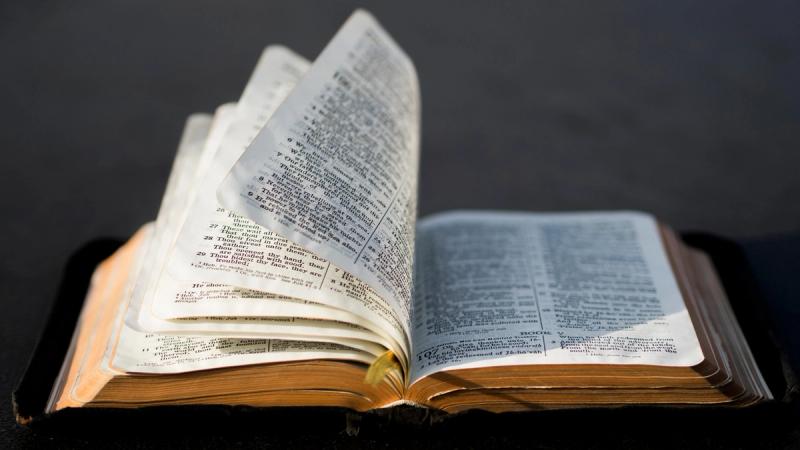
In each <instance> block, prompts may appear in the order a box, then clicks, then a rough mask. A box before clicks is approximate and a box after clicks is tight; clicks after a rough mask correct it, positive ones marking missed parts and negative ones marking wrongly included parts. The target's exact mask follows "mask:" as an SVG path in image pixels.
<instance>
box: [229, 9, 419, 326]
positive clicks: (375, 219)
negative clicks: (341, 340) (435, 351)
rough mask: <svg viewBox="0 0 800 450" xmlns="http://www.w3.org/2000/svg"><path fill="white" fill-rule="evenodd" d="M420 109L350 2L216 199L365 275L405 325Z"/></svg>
mask: <svg viewBox="0 0 800 450" xmlns="http://www.w3.org/2000/svg"><path fill="white" fill-rule="evenodd" d="M419 116H420V102H419V87H418V84H417V78H416V72H415V70H414V67H413V65H412V63H411V61H410V59H409V58H408V57H407V56H406V55H405V54H404V53H403V51H402V50H401V49H400V48H399V47H398V46H397V44H395V43H394V41H393V40H392V39H391V37H390V36H389V35H388V34H387V33H386V32H385V31H384V30H383V29H382V28H381V27H380V25H379V24H378V23H377V22H376V21H375V20H374V19H373V18H372V17H371V16H370V15H369V14H367V13H366V12H363V11H357V12H356V13H355V14H353V16H352V17H351V18H350V19H349V20H348V21H347V23H345V25H344V26H343V27H342V29H341V30H340V31H339V33H337V35H336V36H335V37H334V39H333V40H332V41H331V42H330V44H329V45H328V46H327V47H326V48H325V50H324V51H323V52H322V54H321V55H320V56H319V58H318V59H317V60H316V61H315V63H314V64H313V65H312V67H311V69H310V70H309V71H308V73H307V74H306V75H305V77H303V79H302V80H301V81H300V83H298V85H297V87H296V88H295V89H294V90H293V91H292V92H291V94H290V95H289V96H288V97H287V99H286V100H285V101H284V103H283V104H281V106H280V107H279V108H278V110H277V111H276V112H275V114H274V115H273V116H272V118H271V119H270V120H269V121H268V122H267V125H266V126H265V127H264V128H263V129H262V130H261V132H260V133H259V134H258V136H256V138H255V139H254V141H253V142H252V144H251V145H250V146H249V147H248V149H247V150H246V151H245V153H244V154H243V155H242V157H241V158H240V159H239V161H238V162H237V163H236V165H235V166H234V167H233V169H232V170H231V172H230V174H229V175H228V177H227V178H226V179H225V181H224V182H223V183H222V184H221V186H220V188H219V190H218V196H219V199H220V203H221V204H222V205H223V206H224V207H225V208H228V209H230V210H232V211H234V212H236V213H238V214H242V215H244V216H246V217H248V218H250V219H251V220H253V221H254V222H256V223H258V224H260V225H262V226H263V227H265V228H266V229H268V230H270V231H273V232H275V233H277V234H278V235H281V236H283V237H285V238H287V239H289V240H290V241H292V242H294V243H297V244H299V245H300V246H302V247H303V248H305V249H306V250H309V251H311V252H313V253H314V254H317V255H320V256H322V257H324V258H326V259H328V260H330V261H331V262H332V263H333V264H335V265H337V266H339V267H341V268H342V269H344V270H345V271H347V272H350V273H352V274H353V275H354V276H356V277H358V278H359V279H361V280H364V281H365V282H367V283H368V284H369V285H370V286H371V287H372V288H374V289H375V290H376V291H377V293H378V294H379V295H380V296H381V297H384V298H385V299H387V300H388V301H390V302H391V305H392V307H393V309H394V310H395V311H396V312H397V315H398V316H400V317H401V319H402V322H403V326H404V327H407V325H408V317H409V309H410V308H409V305H410V298H411V272H412V262H413V261H412V260H413V251H414V226H415V220H416V192H417V165H418V155H419Z"/></svg>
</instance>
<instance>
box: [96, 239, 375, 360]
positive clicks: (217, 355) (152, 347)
mask: <svg viewBox="0 0 800 450" xmlns="http://www.w3.org/2000/svg"><path fill="white" fill-rule="evenodd" d="M153 231H154V230H153V227H152V226H151V225H146V226H145V227H143V229H142V230H141V231H139V233H137V237H139V236H140V235H141V236H142V237H141V238H140V239H132V240H131V241H130V242H128V243H127V244H126V245H125V246H124V247H123V248H122V249H121V251H118V252H117V253H115V254H114V255H113V256H112V257H111V259H110V260H109V261H110V264H111V267H110V268H109V271H110V272H111V273H112V275H113V276H112V279H111V280H110V281H109V284H110V285H113V284H114V282H116V283H117V284H119V281H120V280H127V281H125V287H124V289H114V290H112V291H111V292H109V293H108V294H107V295H109V298H108V299H107V300H105V302H106V303H108V304H110V305H118V308H120V313H119V314H118V317H117V319H116V328H117V330H116V331H115V332H114V333H113V334H112V338H111V340H109V342H108V345H107V346H106V350H105V355H104V356H103V365H104V369H103V370H104V371H107V372H110V373H119V372H124V373H179V372H188V371H194V370H205V369H213V368H220V367H230V366H239V365H246V364H262V363H268V362H281V361H299V360H310V359H343V360H350V361H357V362H363V363H370V362H371V361H372V360H374V359H375V358H376V357H377V356H378V355H380V354H381V353H382V352H383V351H384V349H383V348H382V347H380V346H378V345H375V344H372V343H370V342H368V341H365V340H361V339H350V338H346V337H342V338H338V339H329V340H328V341H327V342H321V341H314V340H313V339H311V338H308V337H307V336H308V334H310V332H311V331H312V330H313V329H318V328H322V327H323V326H324V325H321V324H318V323H313V324H308V323H306V324H295V323H291V324H287V327H285V328H286V329H287V332H288V334H287V335H286V337H285V338H284V339H280V338H263V337H236V336H230V335H225V336H215V335H214V333H207V332H203V333H202V334H201V335H196V336H184V335H171V334H158V333H147V332H142V331H138V330H135V329H134V328H132V327H130V326H128V325H127V324H126V323H125V321H124V320H123V316H124V311H125V309H126V308H127V307H128V306H129V302H130V300H131V298H132V294H133V291H134V289H135V284H136V283H135V279H136V276H137V274H138V273H139V272H141V269H142V267H143V266H144V265H145V264H146V262H147V261H146V260H145V258H144V256H145V254H146V252H147V248H148V245H147V242H146V241H147V240H148V239H152V238H153V234H154V233H153ZM137 241H145V242H144V243H141V244H138V247H134V246H135V245H137V244H136V243H137ZM120 297H121V298H120ZM345 325H348V324H345ZM297 327H300V328H303V327H305V329H304V330H301V331H300V332H299V336H293V335H292V333H294V332H296V331H294V330H293V329H295V328H297ZM350 327H355V326H350ZM272 329H273V330H276V329H277V330H278V332H276V333H274V334H275V335H279V334H280V331H279V326H278V327H276V326H275V325H274V324H273V325H272ZM296 337H299V339H296ZM366 337H368V338H370V337H371V336H370V335H367V336H366Z"/></svg>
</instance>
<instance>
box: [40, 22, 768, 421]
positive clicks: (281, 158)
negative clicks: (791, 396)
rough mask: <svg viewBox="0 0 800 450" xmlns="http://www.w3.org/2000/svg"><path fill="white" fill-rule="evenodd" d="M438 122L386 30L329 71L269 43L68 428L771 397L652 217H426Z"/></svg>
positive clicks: (105, 284) (154, 230)
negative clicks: (109, 415)
mask: <svg viewBox="0 0 800 450" xmlns="http://www.w3.org/2000/svg"><path fill="white" fill-rule="evenodd" d="M420 109H421V105H420V95H419V86H418V82H417V76H416V72H415V69H414V66H413V64H412V62H411V60H410V59H409V58H408V56H407V55H406V54H405V53H404V52H403V51H402V50H401V49H400V47H399V46H398V45H397V44H396V43H395V42H394V41H393V40H392V38H391V37H390V36H389V35H388V34H387V33H386V31H384V30H383V29H382V28H381V26H380V25H379V24H378V23H377V22H376V21H375V19H373V18H372V17H371V16H370V15H369V14H368V13H366V12H363V11H357V12H355V13H354V14H353V16H352V17H351V18H350V19H349V20H348V21H347V22H346V23H345V25H344V26H343V27H342V29H341V30H340V31H339V32H338V33H337V34H336V36H335V37H334V38H333V40H332V41H331V42H330V43H329V44H328V46H327V47H326V48H325V49H324V51H323V52H322V53H321V54H320V55H319V57H318V58H317V59H316V61H315V62H314V63H313V64H311V63H309V62H308V61H306V60H305V59H304V58H302V57H301V56H299V55H297V54H295V53H293V52H291V51H290V50H288V49H286V48H283V47H269V48H267V49H266V50H265V51H264V53H263V55H262V57H261V59H260V60H259V62H258V65H257V67H256V69H255V72H254V73H253V75H252V77H251V79H250V81H249V82H248V84H247V86H246V87H245V89H244V92H243V94H242V96H241V98H240V99H239V101H238V102H237V103H235V104H227V105H223V106H221V107H219V109H218V110H217V111H216V113H215V114H214V115H213V117H210V116H207V115H204V114H197V115H193V116H192V117H190V118H189V120H188V122H187V125H186V129H185V131H184V134H183V137H182V140H181V143H180V146H179V149H178V152H177V156H176V159H175V163H174V166H173V168H172V172H171V175H170V177H169V181H168V183H167V189H166V192H165V194H164V197H163V201H162V205H161V208H160V211H159V213H158V216H157V220H156V221H155V222H154V223H151V224H147V225H145V226H144V227H142V228H141V230H140V231H139V232H137V233H136V234H135V235H134V236H133V237H132V238H131V239H130V241H129V242H128V243H127V244H125V245H124V246H123V247H122V248H120V249H119V250H118V251H117V252H116V253H115V254H114V255H113V256H112V257H110V258H109V259H108V260H106V261H105V262H103V263H102V264H101V265H100V266H99V267H98V268H97V270H96V272H95V274H94V276H93V279H92V283H91V287H90V290H89V293H88V296H87V299H86V302H85V305H84V309H83V312H82V314H81V318H80V321H79V323H78V326H77V328H76V331H75V334H74V337H73V342H72V344H71V347H70V351H69V354H68V355H67V358H66V360H65V361H64V365H63V368H62V371H61V374H60V375H59V377H58V380H57V382H56V384H55V386H54V388H53V391H52V394H51V398H50V401H49V406H48V410H49V411H50V412H52V411H57V410H60V409H63V408H69V407H93V406H104V407H138V406H144V405H160V404H245V405H254V406H283V405H295V406H297V405H313V406H340V407H346V408H352V409H354V410H359V411H363V410H370V409H375V408H383V407H388V406H391V405H396V404H413V405H419V406H424V407H430V408H436V409H440V410H443V411H447V412H455V411H462V410H466V409H472V408H480V409H485V410H490V411H510V410H521V409H542V408H563V407H575V406H606V405H608V406H613V405H624V404H674V405H689V404H728V405H737V406H742V405H748V404H752V403H755V402H759V401H761V400H763V399H768V398H771V394H770V392H769V390H768V388H767V386H766V384H765V383H764V381H763V379H762V377H761V375H760V373H759V370H758V368H757V367H756V364H755V362H754V360H753V357H752V355H751V353H750V350H749V348H748V345H747V342H746V341H745V339H744V337H743V335H742V332H741V330H740V329H739V326H738V325H737V322H736V319H735V317H734V316H733V314H732V311H731V309H730V306H729V304H728V302H727V299H726V297H725V294H724V291H723V290H722V288H721V286H720V283H719V281H718V280H717V277H716V275H715V272H714V269H713V266H712V265H711V263H710V261H709V259H708V258H707V257H706V256H705V255H703V254H701V253H698V252H697V251H694V250H691V249H689V248H688V247H686V246H684V245H683V244H682V243H681V242H680V241H679V239H678V238H677V237H676V235H675V234H674V233H673V232H672V231H670V230H669V229H668V228H666V227H665V226H663V225H661V224H659V222H657V221H656V220H654V219H653V218H652V217H650V216H649V215H647V214H644V213H639V212H626V211H620V212H583V213H522V212H492V211H456V212H445V213H440V214H436V215H433V216H430V217H426V218H423V219H420V220H417V209H416V197H417V179H418V176H417V173H418V161H419V151H420V150H419V149H420ZM454 132H457V131H454ZM453 158H458V155H453ZM464 182H465V183H470V182H474V180H464Z"/></svg>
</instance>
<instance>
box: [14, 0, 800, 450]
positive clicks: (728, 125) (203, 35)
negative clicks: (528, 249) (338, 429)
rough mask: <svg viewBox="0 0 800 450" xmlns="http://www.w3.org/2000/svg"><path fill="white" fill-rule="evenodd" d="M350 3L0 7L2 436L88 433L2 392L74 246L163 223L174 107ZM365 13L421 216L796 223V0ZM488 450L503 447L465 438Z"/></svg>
mask: <svg viewBox="0 0 800 450" xmlns="http://www.w3.org/2000/svg"><path fill="white" fill-rule="evenodd" d="M356 6H358V5H357V4H356V3H352V2H342V1H336V2H334V1H324V2H322V1H320V2H318V3H313V2H300V1H282V2H277V1H270V2H267V1H224V2H222V1H219V2H213V1H185V2H166V1H130V2H119V1H107V0H103V1H82V2H77V1H75V2H73V1H68V2H64V1H62V2H55V1H27V2H10V1H4V2H2V4H0V106H1V107H0V149H1V150H0V151H2V155H3V158H2V162H0V211H2V216H0V218H1V219H2V220H0V248H2V258H0V279H1V280H2V284H0V302H2V309H0V311H1V312H2V313H1V317H0V320H2V323H0V342H2V344H3V350H2V352H0V384H1V385H2V389H3V390H2V392H0V433H2V435H3V436H2V439H0V446H4V447H5V446H7V445H14V444H28V445H42V444H45V443H50V444H56V445H78V446H83V445H87V444H91V443H92V439H91V438H90V436H91V435H92V432H91V429H90V428H91V427H87V432H86V438H85V439H80V438H78V439H72V440H67V441H59V440H52V439H50V438H48V437H47V436H43V435H41V434H37V433H35V432H32V431H30V430H25V429H22V428H19V427H16V426H15V425H14V424H13V417H12V414H11V407H10V391H11V388H12V386H13V385H14V383H15V382H16V380H17V379H18V378H19V376H20V375H21V374H22V371H23V369H24V366H25V363H26V361H27V358H28V357H29V355H30V352H31V351H32V349H33V346H34V344H35V342H36V338H37V336H38V333H39V331H40V329H41V327H42V325H43V322H44V318H45V316H46V313H47V311H48V310H49V307H50V304H51V300H52V298H53V296H54V295H55V293H56V289H57V285H58V281H59V277H60V272H61V270H62V268H63V265H64V263H65V261H66V259H67V258H68V256H69V254H70V253H71V252H73V251H74V250H75V249H77V248H78V247H79V246H81V245H82V244H83V243H85V242H87V241H89V240H91V239H94V238H97V237H100V236H116V237H123V238H124V237H126V236H129V235H130V234H131V233H132V232H133V231H134V230H135V229H136V228H137V227H138V226H139V225H141V224H142V223H143V222H145V221H148V220H151V219H153V218H154V216H155V213H156V210H157V207H158V203H159V200H160V197H161V194H162V191H163V189H164V185H165V182H166V177H167V174H168V171H169V168H170V164H171V161H172V158H173V156H174V151H175V147H176V145H177V142H178V138H179V136H180V132H181V129H182V127H183V123H184V120H185V118H186V116H188V115H189V114H191V113H194V112H201V111H204V112H212V111H213V110H214V108H215V107H216V106H217V105H219V104H221V103H223V102H228V101H233V100H236V99H237V97H238V96H239V94H240V92H241V89H242V87H243V86H244V84H245V82H246V81H247V78H248V76H249V74H250V71H251V70H252V68H253V66H254V64H255V62H256V60H257V58H258V56H259V54H260V52H261V50H262V48H263V47H264V46H266V45H268V44H272V43H281V44H285V45H287V46H289V47H291V48H292V49H294V50H296V51H298V52H299V53H301V54H303V55H305V56H306V57H308V58H310V59H313V58H314V57H315V56H316V55H317V54H318V53H319V52H320V51H321V50H322V48H323V46H324V45H325V44H326V42H327V41H328V40H329V39H330V38H331V37H332V36H333V34H334V33H335V32H336V30H337V29H338V27H339V25H340V24H341V23H342V22H343V21H344V20H345V19H346V17H347V16H348V15H349V13H350V12H351V11H352V10H353V9H354V8H355V7H356ZM362 6H366V7H367V8H368V9H369V10H370V11H371V12H372V13H373V14H375V16H376V17H377V18H378V19H379V20H380V21H381V22H382V23H383V25H384V26H385V27H386V28H387V29H388V30H389V32H390V33H391V34H392V35H393V36H394V37H395V38H396V40H397V41H398V42H399V43H400V44H401V45H402V46H403V47H404V48H405V50H406V51H407V52H408V53H409V55H410V56H411V57H412V58H413V59H414V61H415V63H416V65H417V69H418V71H419V77H420V81H421V85H422V98H423V136H422V149H423V150H422V161H421V186H420V208H421V210H420V213H421V214H423V215H424V214H429V213H432V212H435V211H440V210H445V209H453V208H492V209H521V210H576V209H623V208H624V209H642V210H646V211H649V212H652V213H654V214H656V215H657V216H659V217H660V218H661V219H663V220H664V221H666V222H667V223H670V224H672V225H673V226H675V227H677V228H678V229H681V230H688V229H692V230H704V231H708V232H712V233H717V234H722V235H726V236H732V237H735V238H738V239H752V238H759V239H760V238H764V237H765V236H772V235H776V234H787V233H788V234H791V233H797V232H800V201H798V198H800V152H799V150H800V147H799V146H798V144H800V139H798V131H800V86H799V84H798V81H800V4H798V2H795V1H784V2H779V1H775V2H773V1H769V2H752V1H741V2H740V1H736V2H734V1H720V2H708V1H705V2H695V1H686V2H684V1H671V2H662V1H638V0H630V1H611V2H533V1H526V2H501V1H492V2H470V3H466V2H452V3H444V2H434V1H414V2H411V1H403V2H376V3H374V4H367V5H362ZM312 428H313V427H312ZM262 431H263V430H262ZM753 431H754V432H756V431H755V430H753ZM789 434H790V435H793V436H794V438H792V439H789V440H786V439H788V438H781V439H779V440H778V441H769V440H767V441H765V443H764V446H765V448H768V447H769V446H770V445H775V444H776V442H777V443H780V444H781V445H789V446H791V445H797V444H796V443H797V441H796V440H794V439H796V438H797V437H798V436H800V433H799V432H798V430H797V429H796V428H795V429H794V431H793V432H790V433H789ZM438 436H439V437H438V438H437V439H445V440H446V439H447V435H441V434H440V435H438ZM787 436H788V435H787ZM328 437H330V436H326V435H325V434H324V433H323V434H322V435H320V437H319V439H317V440H315V438H309V437H308V436H305V437H303V439H305V440H301V441H299V442H296V443H301V444H302V443H306V444H309V443H311V444H320V443H325V442H326V441H325V439H327V438H328ZM125 439H134V443H137V444H147V443H150V442H151V441H149V440H148V439H149V438H142V439H140V440H136V438H131V437H130V436H129V437H127V438H125ZM281 439H286V436H284V437H283V438H281ZM309 439H310V440H309ZM333 439H334V442H335V443H338V444H340V445H354V444H357V443H365V442H369V443H372V444H374V445H378V446H382V445H383V443H382V441H381V440H380V437H377V438H375V439H374V440H365V441H363V442H362V441H353V440H351V439H350V438H346V437H343V436H342V435H341V434H336V433H334V435H333ZM498 439H499V440H498ZM176 441H177V442H180V437H175V436H173V438H172V440H171V441H170V442H171V444H173V445H174V444H175V443H176ZM700 441H701V443H703V441H702V439H700ZM123 442H126V441H125V440H123V439H120V440H114V439H111V440H104V441H103V444H104V445H110V444H116V443H123ZM248 442H249V441H248V439H247V438H246V437H245V438H240V439H239V440H238V441H236V443H237V444H239V445H243V444H247V443H248ZM258 442H259V443H260V445H269V444H270V443H271V442H272V441H270V440H269V439H268V437H267V438H265V437H264V436H262V437H261V440H260V441H258ZM280 442H284V441H278V443H274V442H272V443H273V444H274V445H276V446H279V443H280ZM519 442H526V443H528V444H531V445H535V444H536V442H537V441H536V439H535V436H531V438H530V440H523V441H519ZM519 442H518V443H519ZM609 442H613V441H609ZM645 442H646V441H645ZM748 442H749V441H748ZM753 442H758V441H753ZM753 442H750V443H751V444H752V443H753ZM480 443H483V444H498V443H505V444H507V442H505V441H503V440H502V439H500V438H498V437H497V436H492V435H491V434H489V435H487V436H484V438H483V439H482V440H481V439H478V440H475V441H462V442H461V443H460V445H462V446H463V445H466V446H470V445H473V444H480ZM656 443H657V442H656V440H654V441H653V444H656ZM705 443H707V444H709V445H714V442H705ZM792 443H794V444H792ZM640 444H641V442H640ZM584 448H587V447H584Z"/></svg>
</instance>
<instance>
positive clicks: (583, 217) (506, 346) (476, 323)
mask: <svg viewBox="0 0 800 450" xmlns="http://www.w3.org/2000/svg"><path fill="white" fill-rule="evenodd" d="M417 237H418V243H417V249H418V253H417V268H416V280H415V281H416V283H415V288H416V301H415V309H414V328H413V331H412V355H413V356H412V361H411V365H412V380H414V381H416V380H418V379H420V378H421V377H424V376H426V375H429V374H431V373H434V372H436V371H440V370H445V369H457V368H472V367H489V366H501V365H517V364H592V363H596V364H652V365H665V366H693V365H696V364H698V363H700V362H701V361H702V360H703V354H702V351H701V349H700V344H699V342H698V340H697V336H696V334H695V331H694V327H693V325H692V322H691V319H690V317H689V313H688V311H687V309H686V305H685V303H684V301H683V297H682V295H681V293H680V290H679V288H678V285H677V282H676V281H675V277H674V275H673V272H672V269H671V267H670V264H669V261H668V259H667V256H666V253H665V250H664V247H663V244H662V240H661V237H660V234H659V231H658V228H657V224H656V222H655V221H654V220H653V219H652V218H651V217H650V216H648V215H645V214H641V213H635V212H612V213H555V214H533V213H510V212H509V213H492V212H454V213H444V214H439V215H435V216H433V217H430V218H426V219H423V220H421V221H420V222H419V227H418V229H417Z"/></svg>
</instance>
